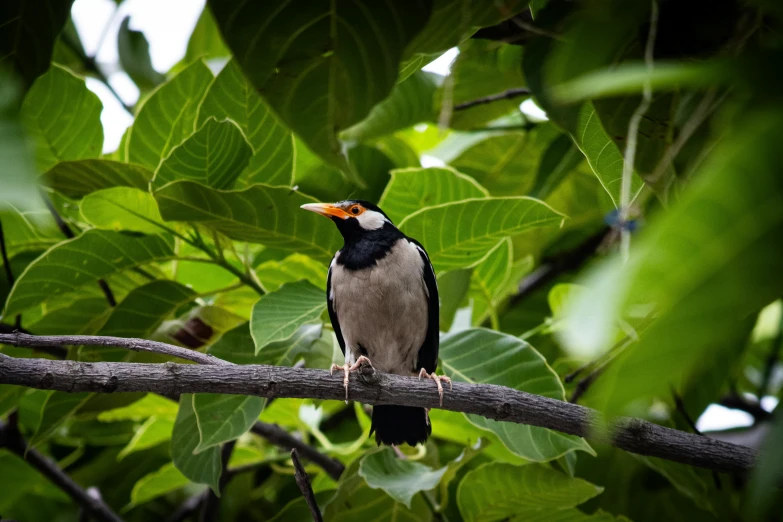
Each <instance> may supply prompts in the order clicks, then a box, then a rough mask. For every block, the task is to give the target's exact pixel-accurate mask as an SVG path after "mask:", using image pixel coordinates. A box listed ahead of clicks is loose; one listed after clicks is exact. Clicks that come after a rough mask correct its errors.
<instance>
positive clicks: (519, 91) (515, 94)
mask: <svg viewBox="0 0 783 522" xmlns="http://www.w3.org/2000/svg"><path fill="white" fill-rule="evenodd" d="M530 94H531V91H530V89H528V88H527V87H518V88H515V89H508V90H505V91H503V92H499V93H496V94H490V95H489V96H484V97H483V98H477V99H475V100H470V101H466V102H462V103H458V104H457V105H455V106H454V110H455V111H464V110H465V109H470V108H471V107H475V106H476V105H484V104H485V103H492V102H496V101H500V100H511V99H513V98H519V97H520V96H530Z"/></svg>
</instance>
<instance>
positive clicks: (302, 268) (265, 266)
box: [256, 254, 328, 292]
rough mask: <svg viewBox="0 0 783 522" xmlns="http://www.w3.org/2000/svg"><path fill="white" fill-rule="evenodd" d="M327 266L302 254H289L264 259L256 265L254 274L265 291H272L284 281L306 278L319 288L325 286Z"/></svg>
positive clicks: (289, 281)
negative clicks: (277, 258)
mask: <svg viewBox="0 0 783 522" xmlns="http://www.w3.org/2000/svg"><path fill="white" fill-rule="evenodd" d="M327 270H328V269H327V267H326V266H325V265H324V264H323V263H320V262H318V261H315V260H314V259H313V258H311V257H308V256H303V255H302V254H291V255H289V256H286V257H285V258H283V259H281V260H279V261H272V260H270V261H265V262H263V263H261V264H260V265H258V266H257V267H256V275H257V276H258V280H259V281H261V285H262V286H263V287H264V289H265V290H266V291H267V292H274V291H275V290H277V289H278V288H280V287H281V286H282V285H283V284H285V283H291V282H293V281H299V280H302V279H306V280H307V281H310V282H311V283H312V284H314V285H315V286H317V287H319V288H324V289H325V288H326V275H327Z"/></svg>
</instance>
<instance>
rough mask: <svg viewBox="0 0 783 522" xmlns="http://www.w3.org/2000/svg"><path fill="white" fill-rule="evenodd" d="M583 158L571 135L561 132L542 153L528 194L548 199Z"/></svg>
mask: <svg viewBox="0 0 783 522" xmlns="http://www.w3.org/2000/svg"><path fill="white" fill-rule="evenodd" d="M583 158H584V156H582V154H581V153H580V152H579V149H577V148H576V145H574V142H573V140H572V139H571V137H570V136H569V135H568V134H564V133H559V134H558V135H557V136H555V137H554V138H552V141H550V142H549V144H548V145H547V147H546V149H545V150H544V151H543V153H541V162H540V163H539V164H538V172H537V173H536V183H535V185H534V186H533V188H531V189H530V191H529V193H528V194H529V195H530V196H531V197H534V198H539V199H547V198H548V197H549V196H550V195H551V194H552V193H553V192H554V191H555V189H557V188H558V186H560V184H561V183H562V182H563V180H564V179H565V177H566V176H567V175H568V174H569V173H570V172H571V171H572V170H574V168H576V166H577V165H579V164H580V163H581V162H582V160H583Z"/></svg>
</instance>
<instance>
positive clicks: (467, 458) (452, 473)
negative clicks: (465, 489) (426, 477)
mask: <svg viewBox="0 0 783 522" xmlns="http://www.w3.org/2000/svg"><path fill="white" fill-rule="evenodd" d="M484 446H486V441H484V440H479V441H477V442H476V444H474V445H472V446H468V447H466V448H465V449H463V450H462V452H461V453H460V454H459V455H458V456H457V457H456V458H455V459H454V460H452V461H451V462H449V463H448V464H447V465H446V472H445V473H444V474H443V477H442V478H441V480H440V484H439V490H440V498H439V504H440V506H441V509H442V508H443V506H446V505H448V503H449V485H450V484H451V482H452V481H453V480H454V479H456V478H457V474H458V473H459V472H460V471H461V470H462V468H463V467H464V466H465V465H466V464H468V463H470V462H471V461H472V460H473V459H474V458H475V457H477V456H478V455H480V454H481V451H482V448H483V447H484Z"/></svg>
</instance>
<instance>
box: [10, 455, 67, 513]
mask: <svg viewBox="0 0 783 522" xmlns="http://www.w3.org/2000/svg"><path fill="white" fill-rule="evenodd" d="M0 468H1V469H2V470H3V473H2V474H0V488H2V491H3V495H2V496H0V509H2V510H3V513H4V514H8V513H9V510H10V508H11V507H12V506H14V504H15V503H17V502H18V501H19V502H25V503H27V502H29V500H30V498H36V499H40V498H42V495H43V496H45V497H47V498H49V499H52V498H54V499H57V500H62V501H65V500H66V499H67V497H65V496H64V495H65V494H64V493H63V492H62V491H60V490H59V489H57V487H56V486H55V485H54V484H52V483H51V482H49V481H48V480H46V479H45V478H44V477H43V476H42V475H41V474H40V473H39V472H38V471H37V470H36V469H35V468H33V467H32V466H31V465H30V463H29V462H25V460H24V459H23V458H22V457H20V456H17V455H15V454H13V453H11V451H10V450H7V449H0ZM34 495H35V496H34Z"/></svg>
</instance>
